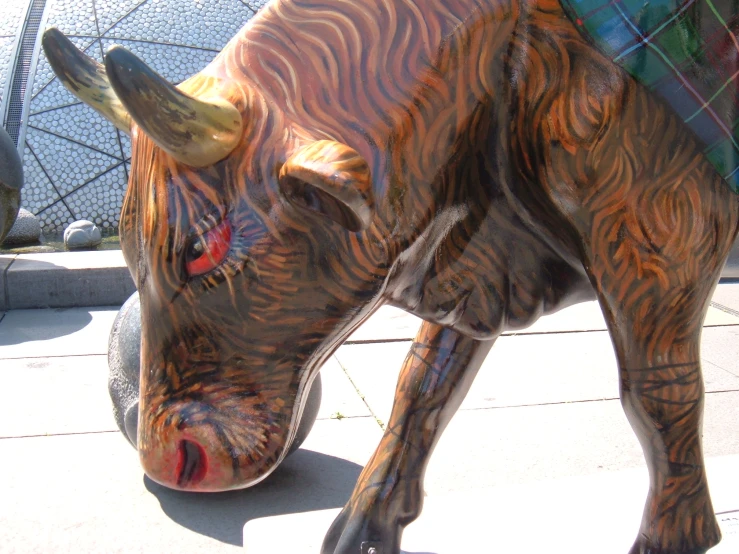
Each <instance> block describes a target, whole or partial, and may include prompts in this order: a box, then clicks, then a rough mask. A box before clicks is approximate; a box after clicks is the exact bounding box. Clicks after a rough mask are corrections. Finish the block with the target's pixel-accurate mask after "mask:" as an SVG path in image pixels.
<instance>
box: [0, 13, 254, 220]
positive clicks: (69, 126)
mask: <svg viewBox="0 0 739 554" xmlns="http://www.w3.org/2000/svg"><path fill="white" fill-rule="evenodd" d="M8 1H10V2H11V4H12V3H13V2H16V1H18V0H0V2H8ZM264 1H265V0H249V1H247V0H47V6H46V10H47V11H46V13H47V18H46V22H45V28H47V27H51V26H55V27H58V28H59V29H60V30H61V31H62V32H64V33H65V34H67V35H68V36H69V37H70V38H71V40H72V41H73V42H74V43H75V44H76V45H77V46H78V47H79V48H80V49H82V50H83V51H85V52H86V53H87V54H88V55H90V56H91V57H93V58H95V59H97V60H98V61H101V60H102V56H103V53H104V52H105V51H106V50H107V49H109V48H110V47H111V46H112V45H114V44H120V45H123V46H125V47H126V48H128V49H129V50H131V51H132V52H133V53H135V54H136V55H137V56H139V57H140V58H141V59H142V60H144V61H145V62H146V63H147V64H149V65H150V66H151V67H152V68H154V69H155V70H156V71H157V72H159V73H160V74H161V75H163V76H164V77H165V78H167V79H168V80H170V81H171V82H175V83H176V82H180V81H182V80H184V79H186V78H187V77H189V76H190V75H192V74H194V73H197V72H198V71H199V70H200V69H202V68H203V67H205V65H207V64H208V62H209V61H210V60H211V59H212V58H213V57H215V55H216V54H217V53H218V51H219V50H220V49H221V48H223V46H225V44H226V42H228V40H229V39H230V38H231V37H232V36H233V35H234V34H236V32H237V31H238V30H239V29H240V28H241V27H242V26H243V25H244V23H246V21H248V19H249V18H251V17H252V16H253V15H254V14H255V13H256V11H257V10H258V9H259V8H260V7H261V6H262V5H263V4H264ZM21 3H26V0H22V2H21ZM0 11H5V7H2V8H0ZM4 28H5V27H4V26H3V23H0V41H2V40H3V37H2V32H3V29H4ZM40 32H43V29H41V31H40ZM1 45H2V42H0V46H1ZM38 52H39V53H38V63H37V66H36V70H35V72H34V73H33V74H32V75H31V76H30V77H29V81H28V87H31V99H30V103H29V104H28V106H26V111H25V113H26V114H27V116H26V118H25V120H26V121H27V126H26V129H25V141H24V145H23V149H22V152H23V154H22V157H23V164H24V169H25V178H26V185H25V187H24V190H23V207H24V208H26V209H27V210H29V211H31V212H33V213H35V214H38V215H39V217H40V218H41V221H42V223H43V225H44V228H45V230H61V229H63V228H64V227H65V226H66V225H68V224H69V223H71V222H72V221H74V220H76V219H89V220H91V221H94V222H95V223H97V224H98V225H99V226H101V227H104V228H107V227H115V226H117V225H118V216H119V212H120V207H121V203H122V201H123V195H124V193H125V190H126V185H127V181H128V171H129V159H130V155H131V154H130V142H129V140H128V137H127V136H126V135H125V134H124V133H121V132H120V131H117V130H116V129H115V128H114V127H113V125H112V124H110V123H108V122H107V121H106V120H104V119H103V118H102V117H101V116H99V115H98V114H97V113H96V112H94V111H93V110H92V109H91V108H89V107H87V106H85V105H83V104H81V103H80V102H79V101H77V100H76V99H75V98H74V97H73V96H72V95H71V94H70V93H69V92H67V91H66V89H64V87H63V86H62V85H61V83H60V82H59V81H58V80H57V79H56V78H55V77H54V74H53V73H52V71H51V68H50V67H49V64H48V62H47V60H46V58H45V56H44V55H43V52H42V51H41V50H40V49H38ZM1 55H2V50H1V49H0V56H1ZM0 71H1V66H0Z"/></svg>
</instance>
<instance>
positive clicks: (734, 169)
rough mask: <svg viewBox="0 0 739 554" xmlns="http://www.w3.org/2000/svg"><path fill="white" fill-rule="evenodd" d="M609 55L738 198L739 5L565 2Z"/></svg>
mask: <svg viewBox="0 0 739 554" xmlns="http://www.w3.org/2000/svg"><path fill="white" fill-rule="evenodd" d="M562 6H563V7H564V9H565V11H566V12H567V13H568V16H569V17H570V18H571V19H572V21H573V22H575V24H576V25H577V26H578V28H579V29H580V30H581V32H582V33H583V34H584V35H585V37H587V38H589V39H590V40H591V42H593V43H594V45H595V47H596V48H598V49H599V50H600V51H601V52H603V54H605V55H606V56H609V57H610V58H611V59H612V60H613V61H614V62H615V63H617V64H618V65H620V66H621V67H623V68H624V69H625V70H626V71H628V72H629V73H630V74H631V75H633V76H634V78H636V79H637V80H638V81H639V82H641V83H642V84H643V85H645V86H647V87H648V88H649V89H650V90H653V91H654V92H656V93H658V94H659V95H660V96H662V98H664V99H665V100H666V101H667V102H668V103H669V104H670V105H671V106H672V107H673V109H674V110H675V111H676V112H677V114H678V115H679V116H680V117H681V118H682V119H683V120H684V121H685V123H686V124H688V125H689V126H690V128H691V129H692V130H693V131H694V132H695V134H696V135H697V136H698V137H699V138H700V139H701V140H702V141H703V144H704V145H705V147H706V149H705V154H706V156H707V157H708V159H709V160H710V162H711V163H712V164H713V165H714V166H715V167H716V169H717V170H718V171H719V173H721V175H722V176H723V177H724V179H725V180H726V181H727V183H728V184H729V186H731V188H732V189H733V190H734V192H737V193H739V84H738V82H737V78H738V77H739V38H737V36H738V35H739V0H610V1H609V0H562Z"/></svg>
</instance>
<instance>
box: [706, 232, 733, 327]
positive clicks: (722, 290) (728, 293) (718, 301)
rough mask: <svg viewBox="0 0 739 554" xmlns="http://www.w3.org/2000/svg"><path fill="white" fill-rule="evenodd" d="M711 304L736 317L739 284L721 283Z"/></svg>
mask: <svg viewBox="0 0 739 554" xmlns="http://www.w3.org/2000/svg"><path fill="white" fill-rule="evenodd" d="M738 244H739V243H738ZM711 304H712V305H713V306H716V307H718V308H719V309H722V310H726V311H728V312H730V313H735V315H736V313H739V282H731V283H720V284H719V285H718V286H717V287H716V290H715V291H714V293H713V298H712V299H711Z"/></svg>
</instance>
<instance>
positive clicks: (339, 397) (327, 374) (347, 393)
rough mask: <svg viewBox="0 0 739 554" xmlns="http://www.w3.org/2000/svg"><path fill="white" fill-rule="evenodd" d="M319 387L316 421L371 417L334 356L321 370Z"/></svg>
mask: <svg viewBox="0 0 739 554" xmlns="http://www.w3.org/2000/svg"><path fill="white" fill-rule="evenodd" d="M321 386H322V390H323V394H322V396H321V407H320V408H319V410H318V419H341V418H345V417H368V416H370V415H372V414H371V413H370V410H369V408H368V407H367V404H365V403H364V400H362V398H361V397H360V396H359V393H358V392H357V389H355V388H354V385H353V384H352V383H351V381H350V380H349V377H348V376H347V375H346V373H345V372H344V370H343V369H342V368H341V366H340V365H339V362H338V361H337V360H336V357H335V356H331V358H329V359H328V361H327V362H326V363H325V364H323V367H322V368H321Z"/></svg>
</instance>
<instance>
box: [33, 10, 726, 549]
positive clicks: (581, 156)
mask: <svg viewBox="0 0 739 554" xmlns="http://www.w3.org/2000/svg"><path fill="white" fill-rule="evenodd" d="M732 10H733V11H732ZM727 22H728V23H727ZM736 29H737V13H736V4H735V3H732V2H728V1H726V0H688V1H686V2H682V1H680V2H678V1H677V0H655V1H654V2H649V3H647V2H644V1H643V0H623V1H621V2H615V3H605V2H602V3H601V5H597V3H596V2H595V1H594V0H593V1H590V0H562V3H560V2H558V1H556V0H475V1H471V0H363V1H361V2H345V1H339V0H323V1H321V2H317V1H314V0H274V1H273V2H272V3H270V4H269V5H267V6H266V7H265V8H264V9H263V10H262V11H261V12H260V13H259V14H257V15H256V16H255V17H254V18H253V19H252V20H250V21H249V22H248V24H247V25H246V26H245V27H244V29H243V30H242V31H241V32H240V34H239V35H238V36H236V37H235V38H234V39H233V40H232V41H231V42H230V43H229V44H228V45H227V46H226V48H225V49H224V50H223V51H222V52H221V53H220V55H219V56H218V57H216V59H215V60H214V61H213V62H212V63H211V64H210V65H208V66H207V67H206V68H205V69H204V70H203V71H201V72H200V73H198V74H197V75H195V76H193V77H192V78H190V79H188V80H186V81H185V82H183V83H180V84H179V85H177V86H174V85H172V84H169V83H167V82H165V81H164V80H163V79H162V78H161V77H160V76H158V75H157V74H156V73H154V72H153V71H152V70H150V69H149V68H148V67H147V66H146V65H145V64H144V63H142V62H141V61H139V60H138V59H137V58H135V57H134V56H133V55H132V54H130V53H129V52H127V51H126V50H124V49H122V48H117V47H116V48H113V49H111V50H110V51H109V52H108V53H107V54H106V56H105V63H104V65H101V64H98V63H96V62H94V61H92V60H91V59H89V58H86V57H85V56H84V55H83V54H81V53H80V52H78V51H76V50H75V49H74V47H73V46H72V45H71V44H70V43H69V42H68V41H67V40H66V39H65V38H64V37H63V36H62V35H61V33H59V32H58V31H56V30H49V31H47V32H46V35H45V37H44V47H45V51H46V54H47V56H48V58H49V60H50V62H51V64H52V66H53V68H54V71H55V72H56V74H57V75H58V76H59V78H60V79H61V80H62V81H63V82H64V83H65V85H66V86H67V87H68V88H69V89H70V90H71V91H73V92H74V93H75V94H76V95H77V96H78V97H79V98H81V99H82V100H83V101H85V102H87V103H88V104H90V105H91V106H92V107H93V108H95V109H97V110H98V111H99V112H100V113H102V114H104V115H105V116H106V117H107V118H108V119H110V120H111V121H112V122H113V123H114V124H115V125H116V126H117V127H118V128H119V129H122V130H123V131H125V132H127V133H130V134H131V137H132V140H133V159H132V164H133V165H132V170H131V179H130V183H129V187H128V192H127V195H126V198H125V202H124V205H123V209H122V216H121V224H120V231H121V241H122V247H123V252H124V255H125V258H126V261H127V263H128V266H129V268H130V270H131V272H132V274H133V276H134V278H135V280H136V283H137V286H138V291H139V294H140V302H141V304H140V309H141V317H142V331H141V332H142V344H141V388H140V405H139V419H138V450H139V453H140V458H141V463H142V464H143V467H144V469H145V471H146V473H147V474H148V475H149V476H150V477H151V478H152V479H154V480H155V481H157V482H159V483H162V484H164V485H166V486H169V487H173V488H177V489H182V490H192V491H223V490H229V489H237V488H242V487H248V486H250V485H253V484H255V483H258V482H259V481H261V480H262V479H264V478H265V477H267V476H268V475H269V474H270V472H272V471H273V470H274V469H275V468H276V467H277V466H278V464H280V462H281V461H282V460H283V459H284V457H285V455H286V453H287V452H288V451H289V449H290V447H291V444H292V442H293V439H294V436H295V434H296V432H297V427H298V422H299V421H300V418H301V412H302V411H303V410H304V405H305V403H306V397H307V395H308V393H307V391H308V390H309V389H310V385H311V383H312V381H313V380H314V378H315V377H316V375H317V373H318V371H319V369H320V367H321V364H322V363H323V361H324V360H326V358H327V357H328V356H330V355H331V353H332V352H334V350H335V349H336V348H337V347H338V346H339V345H340V344H341V343H342V341H343V340H344V339H345V338H346V337H347V336H348V335H349V334H350V333H351V332H352V331H353V330H354V329H356V328H357V326H359V325H360V324H361V323H362V322H363V321H364V320H365V319H366V318H368V317H369V316H370V314H372V313H373V311H374V310H376V309H377V308H378V307H379V306H380V305H382V304H392V305H395V306H399V307H401V308H403V309H405V310H407V311H409V312H411V313H413V314H416V315H417V316H419V317H421V318H422V319H423V320H424V321H425V322H424V324H423V325H422V327H421V329H420V331H419V334H418V336H417V337H416V339H415V342H414V343H413V345H412V346H411V349H410V352H409V354H408V357H407V359H406V361H405V363H404V364H403V367H402V369H401V372H400V376H399V380H398V385H397V390H396V396H395V404H394V407H393V412H392V416H391V419H390V421H389V422H388V425H387V430H386V431H385V434H384V436H383V438H382V441H381V443H380V445H379V446H378V448H377V451H376V452H375V454H374V455H373V457H372V458H371V460H370V461H369V463H368V465H367V467H366V468H365V469H364V471H363V473H362V474H361V476H360V478H359V480H358V483H357V485H356V488H355V490H354V492H353V494H352V496H351V499H350V500H349V502H348V503H347V505H346V507H345V508H344V509H343V511H342V512H341V514H340V515H339V516H338V517H337V519H336V520H335V522H334V523H333V525H332V527H331V528H330V530H329V532H328V534H327V536H326V539H325V542H324V544H323V552H324V553H342V554H343V553H354V554H359V553H360V552H369V551H371V549H375V550H374V551H375V552H381V553H383V554H386V553H389V552H398V551H399V545H400V540H401V534H402V531H403V528H404V527H405V526H406V525H407V524H408V523H409V522H411V521H413V520H414V519H415V518H416V517H417V516H418V515H419V513H420V510H421V504H422V481H423V475H424V471H425V468H426V466H427V463H428V461H429V456H430V454H431V452H432V450H433V448H434V445H435V444H436V443H437V441H438V439H439V437H440V435H441V433H442V431H443V430H444V428H445V426H446V424H447V423H448V421H449V420H450V418H451V417H452V415H453V414H454V412H455V410H456V409H457V407H458V406H459V404H460V402H461V401H462V399H463V397H464V396H465V393H466V392H467V390H468V388H469V386H470V384H471V382H472V380H473V378H474V377H475V373H476V372H477V371H478V368H479V367H480V364H481V363H482V361H483V359H484V358H485V356H486V354H487V353H488V351H489V350H490V348H491V346H492V345H493V342H494V341H495V339H496V337H498V336H499V335H500V334H501V333H502V332H503V331H505V330H506V329H522V328H524V327H526V326H528V325H530V324H531V323H532V322H534V321H535V320H536V319H537V318H538V317H540V316H541V315H544V314H549V313H552V312H554V311H556V310H559V309H561V308H563V307H565V306H568V305H571V304H573V303H576V302H580V301H584V300H588V299H592V298H597V299H598V300H599V302H600V304H601V306H602V309H603V312H604V314H605V318H606V321H607V323H608V328H609V331H610V334H611V337H612V340H613V345H614V348H615V351H616V356H617V360H618V365H619V368H620V369H619V371H620V385H621V399H622V403H623V406H624V409H625V411H626V414H627V416H628V418H629V420H630V422H631V424H632V427H633V428H634V431H635V432H636V434H637V435H638V437H639V440H640V441H641V444H642V446H643V449H644V454H645V458H646V463H647V465H648V467H649V473H650V479H651V486H650V489H649V493H648V497H647V500H646V508H645V511H644V516H643V522H642V525H641V529H640V530H639V532H638V535H637V538H636V541H635V543H634V546H633V548H632V550H631V552H632V554H647V553H649V554H667V553H669V554H678V553H680V554H688V553H690V554H697V553H703V552H706V551H707V550H708V549H709V548H711V547H712V546H713V545H715V544H717V543H718V541H719V540H720V533H719V529H718V526H717V522H716V519H715V517H714V511H713V508H712V506H711V500H710V498H709V493H708V488H707V483H706V473H705V470H704V462H703V456H702V451H701V419H702V411H703V383H702V377H701V367H700V355H699V343H700V334H701V326H702V321H703V318H704V316H705V313H706V310H707V307H708V304H709V299H710V297H711V294H712V291H713V289H714V287H715V285H716V282H717V280H718V278H719V274H720V272H721V269H722V266H723V264H724V261H725V259H726V258H727V256H728V253H729V250H730V248H731V246H732V244H733V241H734V238H735V236H736V234H737V225H738V223H739V200H738V199H737V196H736V194H735V191H736V181H735V178H734V177H735V171H736V167H737V166H738V165H739V164H737V160H739V157H738V156H737V151H738V150H739V149H738V148H737V138H736V132H735V127H736V121H737V115H738V114H737V110H736V103H737V102H736V99H737V92H736V90H737V88H736V82H735V80H734V78H735V77H736V76H737V72H738V71H739V54H738V52H739V43H738V42H737V40H738V39H737V37H736V34H737V33H736Z"/></svg>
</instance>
